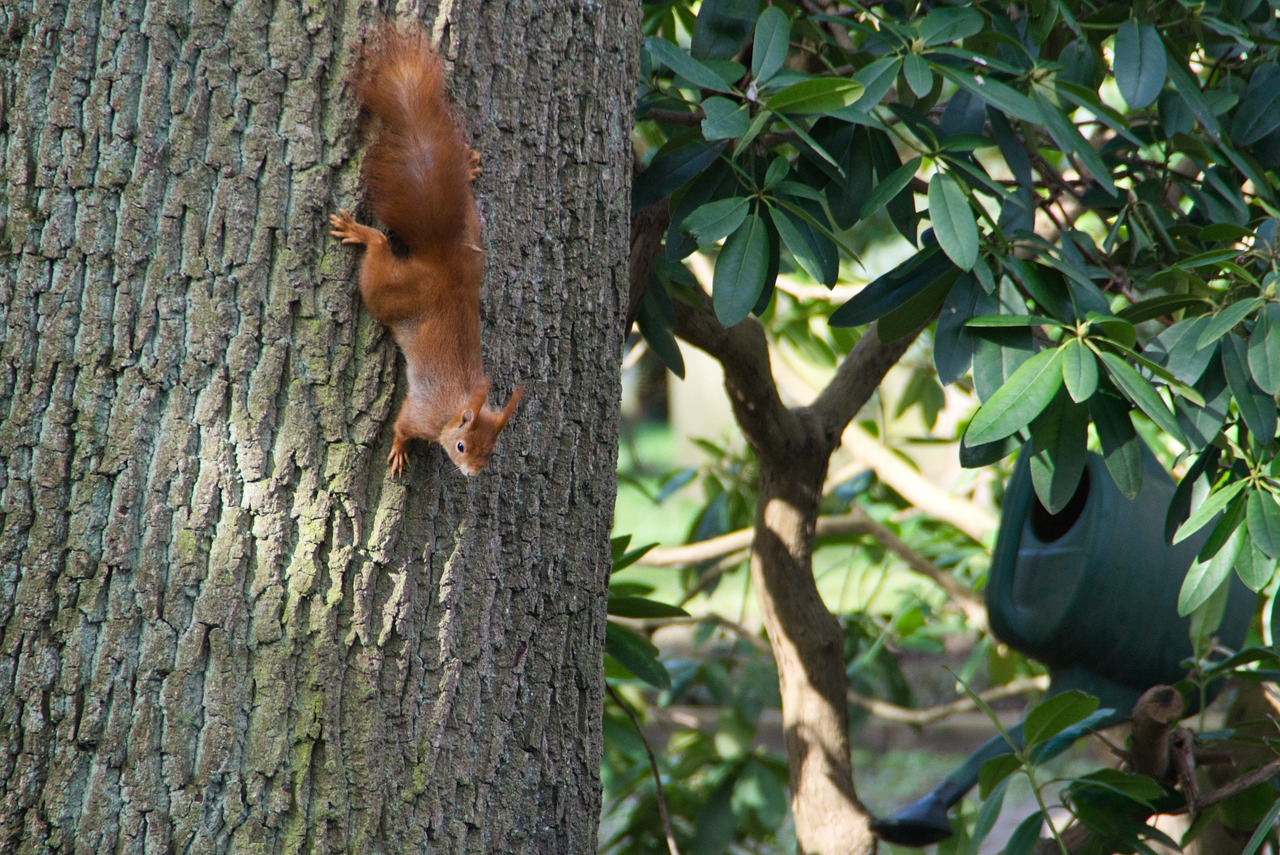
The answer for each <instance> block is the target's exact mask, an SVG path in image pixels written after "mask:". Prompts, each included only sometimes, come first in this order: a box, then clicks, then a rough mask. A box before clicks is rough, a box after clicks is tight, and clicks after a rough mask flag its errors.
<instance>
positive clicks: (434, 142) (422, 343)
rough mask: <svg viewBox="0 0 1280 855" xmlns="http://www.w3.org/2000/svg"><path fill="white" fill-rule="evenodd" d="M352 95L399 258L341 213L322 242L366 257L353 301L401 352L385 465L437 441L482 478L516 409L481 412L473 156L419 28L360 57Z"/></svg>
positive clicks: (367, 171) (392, 36) (368, 181)
mask: <svg viewBox="0 0 1280 855" xmlns="http://www.w3.org/2000/svg"><path fill="white" fill-rule="evenodd" d="M350 82H351V88H352V90H353V91H354V92H355V96H356V100H357V101H358V102H359V103H360V106H361V108H362V109H363V111H364V115H365V118H366V120H367V121H368V123H369V124H370V125H372V128H373V131H374V139H373V142H372V143H371V144H370V145H369V149H368V151H367V152H366V154H365V159H364V172H363V176H364V185H365V192H366V193H367V195H368V199H369V202H370V206H371V207H372V208H373V213H374V215H375V216H376V217H377V218H378V219H379V220H381V221H382V222H383V224H385V225H386V226H387V228H388V229H390V230H391V231H392V232H393V233H394V234H395V235H396V236H397V237H398V238H399V239H400V240H401V241H403V242H404V244H405V246H406V247H407V248H408V255H407V256H398V255H397V254H396V253H394V252H393V251H392V248H391V243H390V241H389V240H388V238H387V236H386V235H385V234H383V233H382V232H380V231H378V230H377V229H374V228H370V227H369V226H364V225H361V224H359V223H357V222H356V221H355V220H354V219H353V218H352V217H351V215H350V214H349V213H347V212H346V211H340V212H339V213H337V214H333V215H331V216H330V217H329V221H330V223H331V224H332V226H333V229H332V231H331V234H332V235H333V236H334V237H337V238H340V239H341V240H342V242H343V243H349V244H360V245H363V246H364V248H365V255H364V260H363V262H362V263H361V265H360V296H361V297H362V298H363V299H364V304H365V306H367V307H368V309H369V311H370V312H372V313H373V316H374V317H376V318H377V319H378V320H379V321H381V322H382V323H383V324H385V325H386V326H387V327H388V328H389V329H390V330H391V335H392V337H393V338H395V341H396V344H398V345H399V346H400V350H401V351H403V352H404V356H405V361H406V363H407V364H408V375H409V394H408V396H407V397H406V398H405V402H404V406H403V407H401V409H400V415H399V416H398V417H397V418H396V424H395V439H394V440H393V442H392V445H391V454H390V455H389V456H388V458H387V462H388V463H389V464H390V465H391V473H392V475H395V476H399V475H400V473H401V472H402V471H403V469H404V465H405V462H406V460H407V457H408V448H407V446H408V442H409V440H411V439H428V440H433V441H435V442H439V443H440V444H441V445H442V446H444V449H445V451H446V452H448V454H449V457H450V458H451V459H452V460H453V462H454V463H455V464H457V466H458V468H459V469H461V470H462V471H463V472H465V473H466V474H468V475H474V474H476V473H477V472H479V471H480V470H481V469H483V468H484V467H485V466H486V465H487V464H488V462H489V457H490V455H492V453H493V445H494V441H495V440H496V439H497V437H498V433H499V432H500V431H501V430H502V428H503V427H504V426H505V425H506V423H507V419H509V418H510V417H511V413H512V412H514V410H515V406H516V403H517V402H518V401H519V400H520V395H521V392H522V390H521V389H519V388H517V389H516V391H515V392H514V393H513V394H512V395H511V398H510V400H509V401H508V402H507V405H506V406H505V407H504V408H503V409H502V410H501V411H498V410H495V409H493V408H492V407H490V406H489V405H488V404H487V403H486V402H485V399H486V396H487V395H488V391H489V378H488V376H487V375H486V374H485V372H484V365H483V364H482V362H481V358H480V284H481V281H482V280H483V278H484V253H483V250H482V249H481V248H480V219H479V217H478V215H477V214H476V204H475V197H474V196H473V195H472V192H471V182H472V180H473V179H474V178H475V176H476V174H477V172H478V169H477V163H478V162H479V155H477V154H476V152H474V151H472V149H471V147H470V146H468V145H467V142H466V139H465V138H464V137H463V134H462V129H461V128H460V127H459V126H458V124H457V122H455V121H454V118H453V115H452V109H451V105H450V102H449V98H448V95H447V94H446V92H445V86H444V67H443V65H442V64H441V62H440V59H439V57H438V56H436V53H435V51H434V50H433V49H432V48H431V46H430V44H429V43H428V41H427V38H426V34H425V33H423V32H422V31H421V30H416V31H414V32H413V33H401V32H397V31H396V30H394V29H392V28H391V27H390V26H387V27H385V28H384V29H383V31H382V32H381V33H380V34H379V37H378V38H377V39H376V40H375V41H374V42H373V43H372V45H371V46H369V47H366V48H364V49H363V50H362V51H361V53H360V55H359V59H358V61H357V64H356V67H355V70H354V71H353V72H352V75H351V81H350Z"/></svg>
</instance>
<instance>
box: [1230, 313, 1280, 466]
mask: <svg viewBox="0 0 1280 855" xmlns="http://www.w3.org/2000/svg"><path fill="white" fill-rule="evenodd" d="M1245 347H1246V346H1245V343H1244V339H1242V338H1240V336H1238V335H1236V334H1235V333H1231V334H1230V335H1228V336H1227V337H1226V338H1224V339H1223V340H1222V370H1223V371H1224V372H1225V373H1226V375H1227V385H1228V386H1230V387H1231V394H1232V395H1234V396H1235V399H1236V408H1237V409H1238V410H1239V411H1240V418H1242V419H1244V424H1245V427H1247V428H1249V433H1251V434H1253V435H1254V437H1255V438H1256V439H1257V440H1258V441H1259V442H1261V443H1264V444H1265V443H1269V442H1271V440H1272V439H1274V438H1275V435H1276V426H1277V425H1276V422H1277V418H1276V401H1275V398H1273V397H1271V396H1270V395H1267V394H1265V393H1264V392H1263V391H1262V390H1261V389H1259V388H1258V385H1257V384H1256V383H1254V382H1253V379H1252V378H1251V377H1250V376H1249V373H1248V369H1247V356H1246V353H1245Z"/></svg>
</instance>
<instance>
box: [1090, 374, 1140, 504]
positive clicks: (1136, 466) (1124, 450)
mask: <svg viewBox="0 0 1280 855" xmlns="http://www.w3.org/2000/svg"><path fill="white" fill-rule="evenodd" d="M1089 414H1090V415H1091V416H1092V417H1093V426H1094V427H1095V428H1096V429H1097V431H1098V443H1099V444H1100V445H1101V446H1102V459H1103V461H1104V462H1105V463H1106V464H1107V472H1108V473H1109V474H1110V475H1111V480H1112V481H1114V482H1115V485H1116V487H1118V488H1119V489H1120V492H1121V493H1123V494H1124V496H1125V497H1126V498H1127V499H1129V501H1133V500H1134V499H1136V498H1137V497H1138V491H1139V490H1141V489H1142V445H1141V440H1139V439H1138V433H1137V431H1135V430H1134V429H1133V421H1132V420H1131V419H1130V418H1129V408H1128V406H1127V405H1125V404H1123V403H1121V402H1120V401H1119V400H1118V399H1116V398H1114V397H1112V396H1111V395H1095V396H1093V398H1091V399H1090V400H1089Z"/></svg>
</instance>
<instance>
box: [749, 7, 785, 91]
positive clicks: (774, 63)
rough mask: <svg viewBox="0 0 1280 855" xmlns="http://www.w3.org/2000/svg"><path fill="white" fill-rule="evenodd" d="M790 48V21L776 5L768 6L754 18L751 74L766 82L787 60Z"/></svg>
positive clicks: (759, 80) (757, 80)
mask: <svg viewBox="0 0 1280 855" xmlns="http://www.w3.org/2000/svg"><path fill="white" fill-rule="evenodd" d="M790 49H791V21H790V19H789V18H787V13H786V12H783V11H782V10H781V9H779V8H778V7H777V6H769V7H768V8H766V9H765V10H764V11H763V12H761V13H760V17H759V18H758V19H757V20H756V35H755V42H754V44H753V46H752V49H751V76H752V77H754V78H755V80H756V83H767V82H768V81H769V79H770V78H772V77H773V76H774V75H775V74H777V73H778V72H779V71H780V70H781V69H782V66H783V63H785V62H786V60H787V53H788V51H790Z"/></svg>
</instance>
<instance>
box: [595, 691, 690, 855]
mask: <svg viewBox="0 0 1280 855" xmlns="http://www.w3.org/2000/svg"><path fill="white" fill-rule="evenodd" d="M604 689H605V691H606V692H608V693H609V697H611V698H613V702H614V703H615V704H617V705H618V706H620V707H622V711H623V712H624V713H626V714H627V718H629V719H631V725H632V727H634V728H635V729H636V734H637V735H638V736H639V737H640V744H641V745H643V746H644V753H645V754H648V755H649V770H650V771H651V772H653V785H654V787H655V788H657V796H658V815H659V816H660V817H662V830H663V832H664V833H665V834H666V835H667V849H668V850H669V851H670V852H671V855H680V847H678V846H676V835H675V831H674V830H673V829H672V828H671V817H670V816H668V815H667V797H666V794H665V793H664V792H663V789H662V774H661V773H660V772H659V771H658V758H657V757H655V756H654V754H653V749H652V748H650V747H649V740H648V739H647V738H646V737H645V735H644V729H643V728H641V727H640V719H639V718H637V717H636V714H635V711H634V710H632V709H631V705H630V704H628V703H627V702H626V701H624V700H623V699H622V698H621V696H619V695H618V693H617V692H615V691H614V690H613V686H610V685H609V684H608V683H605V684H604Z"/></svg>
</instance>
